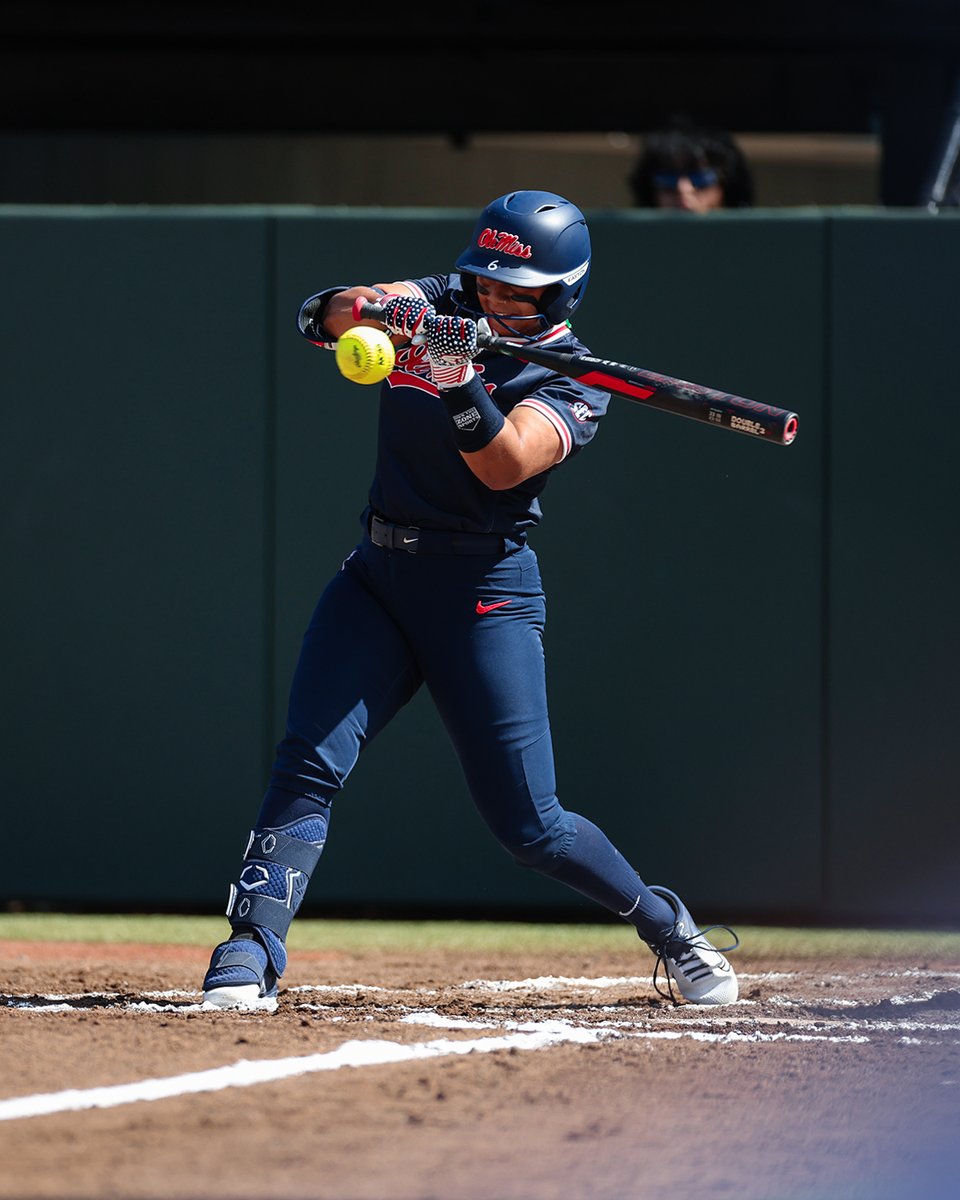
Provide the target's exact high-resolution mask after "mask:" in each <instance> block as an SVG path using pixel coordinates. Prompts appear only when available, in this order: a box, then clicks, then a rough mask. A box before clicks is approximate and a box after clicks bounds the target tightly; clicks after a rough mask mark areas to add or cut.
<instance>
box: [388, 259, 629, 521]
mask: <svg viewBox="0 0 960 1200" xmlns="http://www.w3.org/2000/svg"><path fill="white" fill-rule="evenodd" d="M403 282H404V283H406V284H407V285H408V286H409V287H410V288H411V289H412V290H413V291H414V292H415V293H416V294H417V295H419V296H422V297H423V298H424V299H426V300H428V301H429V302H430V303H431V304H432V305H433V306H434V307H435V308H436V310H437V312H439V313H443V314H453V313H455V312H456V311H457V305H456V302H455V301H454V300H453V298H452V296H451V292H452V291H453V290H454V289H456V288H458V287H459V284H460V281H459V276H458V275H430V276H428V277H426V278H424V279H415V280H404V281H403ZM537 345H539V346H550V347H555V348H556V349H558V350H564V351H568V352H569V351H572V352H575V353H580V354H587V353H589V351H588V350H587V348H586V346H584V345H583V344H582V343H581V342H580V341H579V340H578V339H577V338H576V337H574V335H573V333H572V332H571V331H570V329H569V327H568V326H567V325H565V324H564V325H558V326H556V327H554V328H553V329H550V330H548V331H547V332H546V333H544V334H542V335H541V336H540V337H539V338H538V339H537ZM473 366H474V370H475V371H476V373H477V375H478V376H479V378H480V380H481V382H482V383H483V385H484V387H485V388H486V389H487V392H488V393H489V395H490V397H491V398H492V400H493V401H494V403H495V404H496V405H497V407H498V408H499V409H500V411H501V412H502V413H503V414H504V415H506V414H507V413H509V412H511V411H512V409H514V408H515V407H516V406H517V405H518V404H523V405H526V406H529V407H532V408H535V409H536V410H537V412H539V413H540V414H541V415H542V416H543V417H544V418H545V419H546V420H548V421H550V423H551V424H552V425H553V426H554V428H555V429H556V430H557V433H558V435H559V437H560V442H561V445H562V453H563V458H562V459H561V462H562V461H563V459H565V458H568V457H569V456H570V455H571V454H575V453H576V452H577V451H578V450H580V449H581V447H583V446H585V445H586V444H587V442H589V441H590V440H591V438H592V437H593V436H594V434H595V433H596V431H597V423H598V421H599V420H600V418H601V417H602V416H603V414H604V413H605V412H606V409H607V404H608V402H609V396H608V394H607V393H606V392H602V391H598V390H597V389H596V388H591V387H587V386H585V385H584V384H582V383H580V382H578V381H577V380H575V379H567V378H566V377H565V376H563V375H557V374H556V373H555V372H553V371H549V370H547V369H546V368H545V367H540V366H536V365H535V364H533V363H521V362H518V361H517V360H516V359H513V358H507V357H506V355H503V354H497V353H496V352H494V351H483V352H482V353H481V354H479V355H478V356H477V358H475V359H474V363H473ZM557 465H559V464H557ZM555 469H556V467H551V468H550V470H549V471H544V472H542V473H541V474H539V475H534V476H532V477H531V478H530V479H527V480H524V482H523V483H521V484H519V485H518V486H517V487H515V488H510V489H509V490H508V491H492V490H491V489H490V488H488V487H487V486H486V485H485V484H483V483H481V482H480V480H479V479H477V477H476V476H475V475H474V474H473V472H472V471H471V470H470V468H469V467H468V466H467V464H466V463H465V462H464V461H463V459H462V458H461V457H460V453H459V451H458V450H457V447H456V445H455V444H454V441H453V437H452V434H451V429H450V418H449V416H448V415H447V412H446V409H445V408H444V406H443V404H442V403H440V402H439V398H438V391H437V385H436V384H435V383H434V382H433V381H432V379H431V378H430V364H429V362H428V361H427V355H426V349H425V347H423V346H404V347H402V348H401V349H399V350H398V351H397V358H396V365H395V367H394V369H393V371H392V373H391V374H390V375H389V376H388V377H387V378H386V379H385V380H384V382H383V384H382V385H381V393H380V416H379V427H378V438H377V466H376V474H375V476H374V479H373V483H372V484H371V486H370V492H369V502H370V506H371V508H372V509H373V510H374V511H375V512H377V513H379V514H380V515H381V516H383V517H385V518H386V519H387V520H389V521H393V522H395V523H396V524H398V525H412V526H417V527H419V528H421V529H447V530H457V531H462V532H469V533H502V534H511V533H516V532H518V531H520V530H523V529H526V528H529V527H530V526H532V525H536V524H537V522H538V521H539V520H540V515H541V510H540V501H539V496H540V493H541V492H542V491H543V489H544V487H545V486H546V484H547V480H548V478H549V476H550V474H551V472H552V471H553V470H555Z"/></svg>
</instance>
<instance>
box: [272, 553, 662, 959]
mask: <svg viewBox="0 0 960 1200" xmlns="http://www.w3.org/2000/svg"><path fill="white" fill-rule="evenodd" d="M509 545H511V543H508V546H509ZM544 622H545V600H544V594H543V588H542V585H541V581H540V571H539V567H538V564H537V558H536V555H535V553H534V552H533V550H532V549H530V548H529V547H528V546H525V545H524V546H519V545H517V546H516V547H515V548H513V550H512V552H510V553H507V554H506V555H503V556H499V555H486V554H483V555H473V554H425V553H415V554H410V553H406V552H405V551H403V550H399V549H397V550H391V549H384V548H382V547H380V546H376V545H374V544H373V543H372V542H371V541H370V540H369V539H365V540H364V541H363V542H362V543H361V544H360V545H359V546H358V547H357V549H356V550H355V551H354V552H353V553H352V554H351V555H350V557H349V558H348V559H347V560H346V561H345V562H344V564H343V566H342V568H341V570H340V571H339V572H338V574H337V575H336V576H335V577H334V578H333V580H332V581H331V582H330V584H329V585H328V586H327V588H326V590H325V591H324V593H323V595H322V597H321V598H320V601H319V603H318V605H317V608H316V610H315V612H314V614H313V618H312V620H311V622H310V625H309V628H308V629H307V632H306V634H305V636H304V640H303V646H302V649H301V654H300V659H299V662H298V665H297V669H296V672H295V675H294V679H293V684H292V688H291V694H290V706H289V714H288V722H287V732H286V735H285V737H284V739H283V741H282V742H281V743H280V745H279V747H278V749H277V758H276V762H275V764H274V768H273V772H272V775H271V780H270V787H269V790H268V792H267V795H266V797H265V798H264V802H263V806H262V808H261V812H260V817H259V821H258V826H259V827H260V828H274V829H277V828H282V827H283V826H287V825H289V824H290V823H291V822H294V821H297V820H300V819H302V818H304V817H316V816H323V817H324V818H325V819H326V817H327V816H328V815H329V808H330V804H331V802H332V800H333V798H334V797H335V796H336V795H337V793H338V792H339V791H340V789H341V787H342V786H343V784H344V781H345V780H346V778H347V776H348V775H349V774H350V772H351V770H352V769H353V767H354V765H355V763H356V762H357V759H358V757H359V755H360V753H361V751H362V750H363V749H364V747H365V746H366V745H367V744H368V743H369V742H370V741H371V740H372V739H373V738H374V737H375V736H376V735H377V733H378V732H379V731H380V730H381V729H383V727H384V726H385V725H386V724H387V723H388V722H389V721H390V719H391V718H392V717H393V716H394V715H395V714H396V713H397V712H398V711H399V710H400V708H402V707H403V705H405V704H406V703H407V702H408V701H409V700H410V699H411V697H412V696H413V695H414V694H415V692H416V691H417V689H418V688H419V687H420V686H421V685H422V684H425V685H426V686H427V688H428V689H429V691H430V694H431V697H432V699H433V701H434V703H435V704H436V707H437V710H438V712H439V714H440V716H441V719H442V720H443V723H444V726H445V727H446V729H447V732H448V733H449V736H450V738H451V740H452V742H453V745H454V747H455V749H456V752H457V755H458V757H459V760H460V763H461V765H462V768H463V772H464V775H465V778H466V781H467V785H468V787H469V790H470V794H471V796H472V797H473V800H474V803H475V804H476V806H477V808H478V810H479V812H480V813H481V815H482V816H483V818H484V820H485V821H486V823H487V825H488V826H489V827H490V829H491V831H492V833H493V834H494V836H495V837H496V838H497V840H498V841H499V842H500V844H501V845H502V846H503V847H504V848H505V849H506V850H507V851H508V852H509V853H510V854H511V855H512V856H513V858H514V859H515V860H516V861H517V862H518V863H519V864H521V865H524V866H529V867H532V868H534V869H536V870H538V871H541V872H543V873H545V874H548V875H551V876H553V877H554V878H557V879H558V880H560V881H561V882H563V883H565V884H567V885H568V886H570V887H573V888H575V889H576V890H577V891H579V892H581V893H583V894H584V895H586V896H589V897H590V898H591V899H593V900H595V901H596V902H598V903H599V904H601V905H603V906H604V907H605V908H607V909H609V910H610V911H612V912H615V913H618V914H619V915H620V916H622V917H624V918H625V919H626V920H628V921H630V922H631V923H632V924H634V925H636V927H637V929H638V931H639V932H640V934H641V936H642V937H645V938H647V940H655V939H656V938H657V936H658V935H660V934H661V933H662V932H663V931H664V930H665V929H667V928H669V927H670V926H671V925H672V922H673V913H672V910H671V909H670V908H669V906H668V905H667V904H666V902H665V901H664V900H662V899H661V898H660V897H659V896H656V895H654V894H653V893H651V892H650V891H649V890H648V889H647V888H646V886H645V885H644V884H643V883H642V882H641V880H640V878H639V877H638V875H637V872H636V871H635V870H634V869H633V868H632V867H631V866H630V864H629V863H627V862H626V860H625V859H624V858H623V857H622V856H621V855H620V854H619V852H618V851H617V850H616V849H615V848H614V847H613V846H612V845H611V843H610V842H609V841H608V839H607V838H606V837H605V835H604V834H603V833H602V832H601V831H600V830H599V829H598V828H597V827H596V826H595V825H593V824H591V823H590V822H589V821H587V820H585V819H584V818H583V817H581V816H579V815H578V814H576V813H572V812H568V811H567V810H565V809H564V808H563V807H562V806H561V804H560V801H559V800H558V798H557V795H556V780H555V773H554V759H553V745H552V740H551V734H550V722H549V716H548V711H547V692H546V679H545V664H544V651H543V632H544Z"/></svg>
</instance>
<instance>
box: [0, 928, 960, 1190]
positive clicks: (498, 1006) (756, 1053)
mask: <svg viewBox="0 0 960 1200" xmlns="http://www.w3.org/2000/svg"><path fill="white" fill-rule="evenodd" d="M206 959H207V953H206V952H205V951H204V950H201V949H198V948H194V947H157V946H107V945H102V946H101V945H89V944H80V943H46V944H44V943H25V942H9V941H8V942H0V971H2V975H0V979H2V981H3V983H2V999H3V1003H2V1005H0V1118H2V1119H0V1163H2V1166H0V1196H2V1197H4V1198H8V1197H18V1198H27V1197H31V1198H34V1197H70V1198H81V1197H90V1198H92V1197H131V1198H140V1197H144V1198H146V1197H149V1198H157V1200H159V1198H161V1197H163V1198H166V1200H182V1198H188V1197H189V1198H193V1197H198V1198H199V1197H204V1198H205V1200H220V1198H224V1200H226V1198H227V1197H230V1198H239V1200H247V1198H249V1200H254V1198H256V1200H262V1198H264V1197H270V1198H287V1197H290V1198H291V1200H293V1198H294V1197H296V1198H297V1200H301V1198H303V1197H317V1198H322V1200H386V1198H391V1200H480V1198H481V1197H482V1198H484V1200H513V1198H517V1200H554V1198H556V1200H581V1198H582V1200H588V1198H589V1200H595V1198H596V1200H614V1198H615V1200H621V1198H623V1200H628V1198H631V1200H632V1198H645V1197H654V1196H657V1197H660V1196H662V1195H664V1194H665V1193H670V1194H671V1195H674V1196H677V1197H681V1198H685V1197H704V1196H706V1197H736V1198H737V1200H750V1198H754V1197H755V1198H757V1200H777V1198H783V1200H812V1198H813V1197H822V1198H825V1200H843V1198H845V1197H850V1198H856V1200H860V1198H863V1200H866V1198H867V1197H869V1198H870V1200H900V1198H901V1197H902V1198H906V1197H913V1196H917V1195H921V1194H922V1195H924V1197H925V1198H927V1200H930V1198H934V1200H936V1198H939V1197H947V1196H951V1197H952V1196H955V1195H956V1194H957V1184H956V1180H957V1178H958V1166H960V1151H958V1149H957V1144H958V1142H960V962H957V963H942V962H936V963H932V964H926V963H924V962H922V961H912V962H911V961H899V962H892V961H891V962H886V963H877V962H876V961H869V962H868V961H864V960H858V959H849V960H846V961H831V962H821V963H817V964H816V965H815V966H811V964H810V962H809V961H803V962H789V961H774V960H771V959H767V960H758V959H752V958H751V957H750V955H749V954H748V953H746V952H740V953H739V954H738V955H737V956H736V959H735V962H736V966H737V968H738V972H739V975H740V979H741V1001H740V1002H739V1003H738V1004H737V1005H735V1006H731V1007H728V1008H723V1009H718V1010H716V1011H712V1012H711V1011H709V1010H704V1009H698V1008H694V1007H691V1006H680V1007H674V1006H672V1005H671V1004H669V1003H668V1002H665V1001H663V1000H661V999H660V998H659V997H658V996H657V995H656V993H655V992H654V991H653V989H652V986H651V983H650V977H649V975H648V974H647V971H648V967H649V965H650V964H651V963H652V960H651V959H648V958H646V957H644V956H643V955H641V954H639V953H638V952H637V951H636V950H633V949H632V948H625V950H624V952H623V953H622V954H618V953H614V954H610V953H606V952H604V953H603V954H597V955H584V954H564V955H557V954H552V955H550V956H549V958H547V957H546V956H531V955H529V954H525V955H513V954H511V955H503V954H495V955H494V954H490V955H485V956H474V957H469V958H468V957H466V956H465V955H463V954H450V953H444V952H441V951H438V950H426V951H424V952H423V953H422V954H416V955H409V954H408V955H390V954H381V953H375V952H372V951H371V952H365V953H363V954H356V955H353V954H346V953H328V954H318V953H300V954H298V955H297V956H296V958H295V960H294V962H293V963H292V964H291V969H290V971H289V972H288V975H287V976H286V977H285V980H284V982H285V983H286V985H287V987H286V990H285V991H284V992H283V993H282V995H281V1004H280V1009H279V1011H278V1012H277V1013H276V1014H275V1015H272V1016H267V1015H262V1016H261V1015H231V1014H225V1013H218V1012H204V1011H202V1010H201V1009H200V1007H199V999H200V997H199V994H198V993H197V991H196V988H197V984H198V981H199V979H200V977H201V976H202V973H203V969H204V967H205V965H206ZM492 1046H496V1047H497V1048H496V1049H493V1050H491V1047H492ZM236 1064H240V1065H236ZM249 1064H257V1067H256V1068H254V1067H253V1066H251V1065H249ZM222 1068H228V1070H226V1071H224V1070H222ZM258 1072H259V1075H260V1076H262V1078H258V1077H257V1075H258ZM119 1085H136V1086H131V1087H128V1088H127V1089H126V1090H124V1091H123V1092H121V1091H119V1090H117V1089H118V1088H119ZM111 1088H113V1089H114V1090H112V1091H111V1090H109V1089H111ZM91 1089H105V1090H100V1091H97V1092H91ZM191 1089H196V1090H191ZM65 1092H66V1093H68V1094H62V1093H65ZM161 1093H162V1098H152V1097H153V1096H156V1095H159V1094H161ZM41 1097H47V1099H40V1098H41Z"/></svg>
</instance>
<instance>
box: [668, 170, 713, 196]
mask: <svg viewBox="0 0 960 1200" xmlns="http://www.w3.org/2000/svg"><path fill="white" fill-rule="evenodd" d="M681 179H689V180H690V183H691V184H692V185H693V187H694V188H695V189H696V190H697V191H698V192H699V191H702V189H703V188H708V187H713V185H714V184H715V183H719V177H718V175H717V173H716V171H711V170H710V168H709V167H706V168H704V169H703V170H702V171H681V172H679V173H678V174H675V175H674V174H667V173H663V174H659V173H658V174H656V175H654V177H653V182H654V186H655V187H658V188H660V190H661V191H664V192H675V191H676V190H677V188H678V186H679V184H680V180H681Z"/></svg>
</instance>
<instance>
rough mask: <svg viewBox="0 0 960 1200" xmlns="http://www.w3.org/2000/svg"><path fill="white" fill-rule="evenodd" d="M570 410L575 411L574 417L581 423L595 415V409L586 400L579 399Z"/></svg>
mask: <svg viewBox="0 0 960 1200" xmlns="http://www.w3.org/2000/svg"><path fill="white" fill-rule="evenodd" d="M570 411H571V412H572V413H573V416H574V419H575V420H577V421H579V422H580V424H581V425H582V424H583V423H584V422H585V421H589V420H590V418H591V417H592V416H593V409H592V408H591V407H590V405H589V404H587V402H586V401H585V400H578V401H577V402H576V403H575V404H571V405H570Z"/></svg>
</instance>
